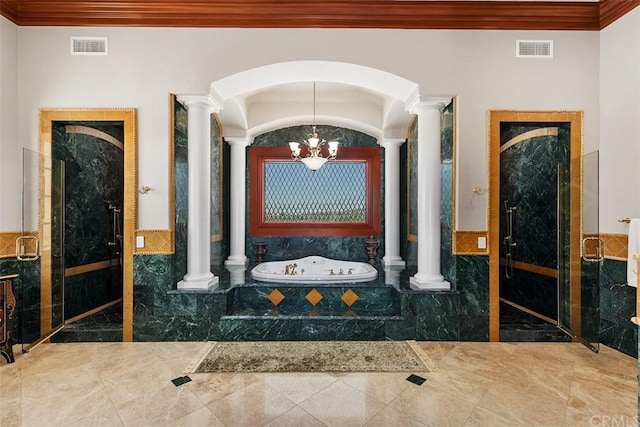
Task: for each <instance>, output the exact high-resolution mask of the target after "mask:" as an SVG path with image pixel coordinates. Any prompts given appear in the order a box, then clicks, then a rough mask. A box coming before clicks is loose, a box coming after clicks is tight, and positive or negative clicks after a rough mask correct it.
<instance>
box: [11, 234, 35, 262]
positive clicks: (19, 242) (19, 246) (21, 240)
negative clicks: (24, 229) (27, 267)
mask: <svg viewBox="0 0 640 427" xmlns="http://www.w3.org/2000/svg"><path fill="white" fill-rule="evenodd" d="M30 240H33V241H34V242H35V243H34V244H35V248H34V251H33V253H31V254H30V253H26V252H25V247H26V245H25V242H28V241H30ZM39 253H40V239H38V238H37V237H36V236H20V237H18V238H17V239H16V258H17V259H18V261H36V260H37V259H38V258H40V255H39Z"/></svg>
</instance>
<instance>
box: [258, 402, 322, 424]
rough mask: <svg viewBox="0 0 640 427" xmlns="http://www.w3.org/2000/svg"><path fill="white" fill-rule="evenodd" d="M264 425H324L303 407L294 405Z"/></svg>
mask: <svg viewBox="0 0 640 427" xmlns="http://www.w3.org/2000/svg"><path fill="white" fill-rule="evenodd" d="M265 427H324V424H323V423H321V422H320V421H318V420H317V419H315V418H313V417H312V416H311V415H310V414H309V413H308V412H306V411H305V410H304V409H302V408H300V407H299V406H296V407H295V408H292V409H291V410H289V411H287V412H285V413H284V414H282V415H280V416H279V417H278V418H276V419H275V420H273V421H271V422H270V423H268V424H265Z"/></svg>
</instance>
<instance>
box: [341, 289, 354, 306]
mask: <svg viewBox="0 0 640 427" xmlns="http://www.w3.org/2000/svg"><path fill="white" fill-rule="evenodd" d="M341 299H342V301H343V302H344V303H345V304H347V307H351V306H352V305H353V303H355V302H356V301H358V294H356V293H355V292H353V291H352V290H351V289H347V291H346V292H345V293H344V294H342V297H341Z"/></svg>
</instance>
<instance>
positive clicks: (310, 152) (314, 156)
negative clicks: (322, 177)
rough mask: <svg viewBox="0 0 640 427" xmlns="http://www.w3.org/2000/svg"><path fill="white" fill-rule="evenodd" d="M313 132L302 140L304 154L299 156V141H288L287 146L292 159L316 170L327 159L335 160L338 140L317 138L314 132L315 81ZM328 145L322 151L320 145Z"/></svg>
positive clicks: (314, 107) (314, 113) (300, 149)
mask: <svg viewBox="0 0 640 427" xmlns="http://www.w3.org/2000/svg"><path fill="white" fill-rule="evenodd" d="M312 129H313V132H312V133H311V135H309V136H310V137H309V138H308V139H306V140H303V141H302V144H303V146H304V147H305V148H306V150H307V153H306V156H304V157H301V156H300V154H301V152H302V148H300V143H299V142H290V143H289V148H290V149H291V158H292V159H293V160H299V161H301V162H302V163H304V164H305V165H306V166H307V167H308V168H309V169H311V170H312V171H314V172H315V171H317V170H318V169H320V168H321V167H322V165H324V164H325V163H326V162H327V160H335V158H336V154H338V141H329V142H327V141H325V140H324V139H320V138H318V134H317V133H316V82H313V125H312ZM323 145H328V146H329V149H328V154H327V155H324V154H323V153H322V146H323Z"/></svg>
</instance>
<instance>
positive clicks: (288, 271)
mask: <svg viewBox="0 0 640 427" xmlns="http://www.w3.org/2000/svg"><path fill="white" fill-rule="evenodd" d="M297 266H298V264H296V263H295V262H294V263H293V264H289V265H287V266H286V267H285V268H284V274H285V275H287V276H293V275H295V274H298V273H296V267H297Z"/></svg>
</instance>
